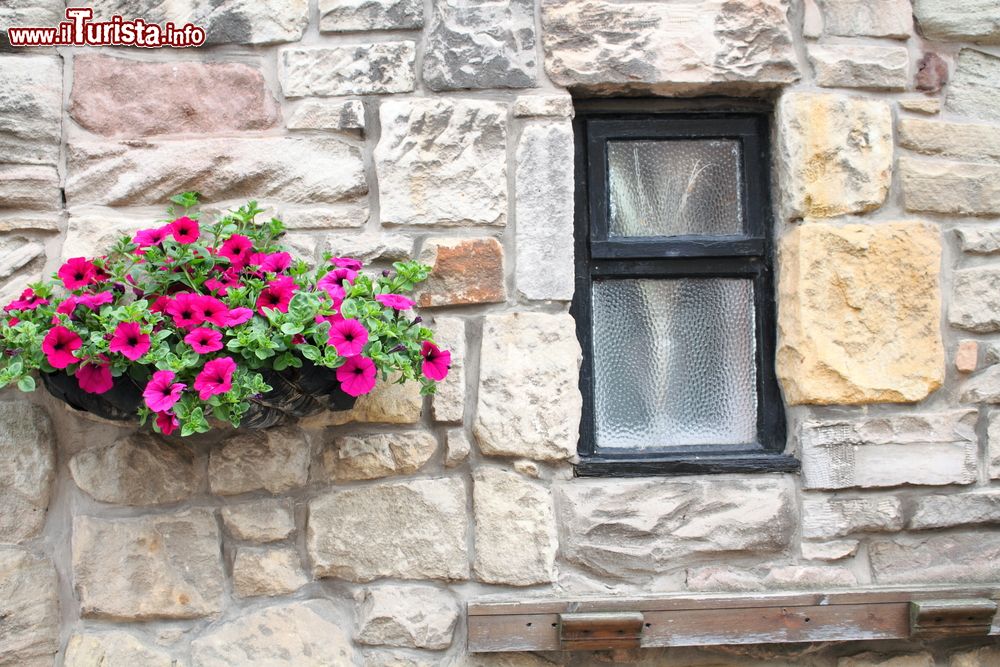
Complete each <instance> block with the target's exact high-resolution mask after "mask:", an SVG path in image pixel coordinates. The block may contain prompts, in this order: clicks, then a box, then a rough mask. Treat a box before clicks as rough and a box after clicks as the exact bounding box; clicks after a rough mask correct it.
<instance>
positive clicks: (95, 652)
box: [64, 630, 175, 667]
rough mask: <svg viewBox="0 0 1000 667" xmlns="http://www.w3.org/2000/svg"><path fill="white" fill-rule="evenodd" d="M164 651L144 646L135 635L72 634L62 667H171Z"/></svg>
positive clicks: (108, 633)
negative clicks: (127, 666)
mask: <svg viewBox="0 0 1000 667" xmlns="http://www.w3.org/2000/svg"><path fill="white" fill-rule="evenodd" d="M174 664H175V663H174V660H173V658H171V657H170V654H169V653H167V652H166V651H164V650H162V649H159V648H154V647H152V646H148V645H147V644H145V643H144V642H142V641H140V640H139V639H138V638H136V637H135V635H133V634H131V633H128V632H122V631H120V630H115V631H113V632H102V633H90V632H88V633H83V634H75V635H73V636H72V637H70V639H69V644H68V645H67V646H66V662H65V663H64V665H65V667H102V666H103V665H107V666H108V667H113V666H114V665H123V666H124V665H142V666H143V667H174Z"/></svg>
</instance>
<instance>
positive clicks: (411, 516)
mask: <svg viewBox="0 0 1000 667" xmlns="http://www.w3.org/2000/svg"><path fill="white" fill-rule="evenodd" d="M467 530H468V516H467V515H466V490H465V485H464V484H463V483H462V481H461V480H459V479H451V478H435V479H417V480H410V481H406V482H396V483H391V484H377V485H372V486H364V487H355V488H350V489H338V490H334V491H329V492H327V493H325V494H324V495H321V496H319V497H317V498H315V499H313V500H312V501H310V503H309V523H308V533H307V545H308V547H309V556H310V559H311V560H312V562H313V573H314V574H315V575H316V576H318V577H339V578H341V579H347V580H349V581H372V580H373V579H378V578H379V577H396V578H400V579H465V578H467V577H468V576H469V564H468V550H467V547H466V532H467Z"/></svg>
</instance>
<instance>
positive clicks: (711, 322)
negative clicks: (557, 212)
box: [592, 278, 757, 449]
mask: <svg viewBox="0 0 1000 667" xmlns="http://www.w3.org/2000/svg"><path fill="white" fill-rule="evenodd" d="M592 321H593V348H594V350H593V354H594V405H595V411H596V415H595V431H596V445H597V448H598V449H623V448H627V449H643V448H650V447H655V448H661V447H680V446H687V445H735V444H746V443H752V442H755V441H756V439H757V438H756V436H757V389H756V386H757V370H756V364H755V362H754V351H755V348H756V344H755V339H754V336H755V334H754V307H753V283H752V282H751V281H750V280H746V279H729V278H679V279H607V280H598V281H595V282H594V286H593V320H592Z"/></svg>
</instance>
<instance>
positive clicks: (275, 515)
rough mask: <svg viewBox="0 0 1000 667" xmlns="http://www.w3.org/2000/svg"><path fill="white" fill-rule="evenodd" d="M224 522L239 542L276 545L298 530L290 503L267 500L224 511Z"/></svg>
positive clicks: (232, 507) (274, 499)
mask: <svg viewBox="0 0 1000 667" xmlns="http://www.w3.org/2000/svg"><path fill="white" fill-rule="evenodd" d="M222 521H223V523H224V524H225V526H226V530H228V531H229V534H230V535H232V536H233V537H235V538H236V539H238V540H249V541H251V542H273V541H275V540H283V539H285V538H286V537H288V536H289V535H291V534H292V533H293V532H294V531H295V517H294V516H292V503H291V501H290V500H285V499H277V498H265V499H262V500H254V501H252V502H249V503H242V504H240V505H229V506H227V507H223V508H222Z"/></svg>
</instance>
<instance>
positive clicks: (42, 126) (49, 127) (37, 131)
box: [0, 10, 63, 165]
mask: <svg viewBox="0 0 1000 667" xmlns="http://www.w3.org/2000/svg"><path fill="white" fill-rule="evenodd" d="M0 12H3V10H0ZM2 25H3V27H4V28H6V27H7V26H8V25H9V24H6V23H4V24H2ZM5 39H6V38H5ZM62 83H63V81H62V61H61V60H60V59H59V58H53V57H50V56H27V55H17V56H0V155H2V156H3V158H2V159H3V162H8V163H19V164H50V165H55V164H56V163H57V162H58V161H59V142H60V141H61V140H62V136H61V135H62Z"/></svg>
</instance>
